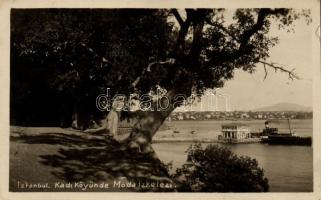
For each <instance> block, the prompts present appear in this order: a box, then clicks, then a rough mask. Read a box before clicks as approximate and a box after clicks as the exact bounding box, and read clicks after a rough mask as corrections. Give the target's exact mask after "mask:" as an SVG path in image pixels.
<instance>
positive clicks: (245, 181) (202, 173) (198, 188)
mask: <svg viewBox="0 0 321 200" xmlns="http://www.w3.org/2000/svg"><path fill="white" fill-rule="evenodd" d="M187 153H188V157H187V162H186V164H184V165H183V167H182V168H178V169H177V170H176V174H175V175H174V178H175V180H176V181H177V182H178V183H177V184H178V185H179V191H181V192H267V191H268V189H269V185H268V180H267V178H265V177H264V172H263V169H261V168H259V167H258V162H257V161H256V160H255V159H251V158H250V157H243V156H240V157H238V156H236V155H235V154H234V153H233V152H231V151H230V150H229V149H227V148H224V147H219V146H218V145H208V146H207V147H206V148H205V149H203V147H202V146H201V144H194V145H191V146H190V147H189V148H188V149H187Z"/></svg>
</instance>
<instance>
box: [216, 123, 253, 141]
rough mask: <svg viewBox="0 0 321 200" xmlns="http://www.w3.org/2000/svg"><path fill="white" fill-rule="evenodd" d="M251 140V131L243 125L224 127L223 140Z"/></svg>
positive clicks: (227, 125)
mask: <svg viewBox="0 0 321 200" xmlns="http://www.w3.org/2000/svg"><path fill="white" fill-rule="evenodd" d="M247 138H251V129H250V128H249V127H248V126H247V125H245V124H241V123H231V124H225V125H222V139H236V140H238V139H247Z"/></svg>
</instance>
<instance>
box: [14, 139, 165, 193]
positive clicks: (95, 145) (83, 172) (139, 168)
mask: <svg viewBox="0 0 321 200" xmlns="http://www.w3.org/2000/svg"><path fill="white" fill-rule="evenodd" d="M84 135H85V134H84ZM11 141H14V142H18V143H26V144H48V145H60V146H59V149H58V151H57V152H55V153H53V154H48V155H44V154H41V152H40V154H41V155H39V157H40V159H39V162H40V163H41V164H43V165H46V166H49V167H51V169H52V170H51V173H52V174H53V175H54V176H56V177H57V178H59V179H60V180H63V181H66V182H76V181H84V182H88V181H93V182H101V181H104V182H111V183H112V182H113V181H115V180H119V179H120V178H121V179H125V180H126V181H135V182H138V181H141V182H146V181H147V182H153V181H154V182H156V181H159V182H167V183H168V182H171V180H170V179H169V178H168V177H169V174H168V171H167V169H166V167H165V166H164V164H163V163H162V162H161V161H160V160H159V159H155V158H154V157H153V156H151V155H146V154H140V153H137V152H133V151H130V150H122V148H120V147H121V145H120V144H119V143H117V142H116V141H111V140H108V141H106V140H105V139H103V138H101V139H99V138H97V137H95V138H91V137H90V138H86V137H85V136H84V137H83V136H81V135H70V134H68V135H67V134H61V133H48V134H39V135H29V136H28V135H23V134H21V135H18V136H11ZM133 190H139V191H150V189H149V190H141V188H134V189H133ZM152 190H155V191H159V188H155V189H152ZM162 191H168V190H164V189H162Z"/></svg>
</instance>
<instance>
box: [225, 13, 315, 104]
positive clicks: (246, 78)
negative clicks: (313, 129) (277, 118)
mask: <svg viewBox="0 0 321 200" xmlns="http://www.w3.org/2000/svg"><path fill="white" fill-rule="evenodd" d="M294 28H295V32H294V33H287V32H285V31H282V30H276V29H273V31H271V34H273V35H278V36H279V39H280V42H279V44H278V45H277V46H275V47H273V48H272V49H271V51H270V52H271V53H270V61H272V62H276V63H281V64H284V65H286V67H287V69H293V68H295V73H296V74H297V75H298V76H299V77H300V80H293V81H291V80H289V79H288V74H286V73H281V72H277V73H275V72H274V70H273V69H270V70H269V73H268V76H267V78H266V79H265V80H264V68H263V66H262V65H258V66H257V72H256V73H254V74H248V73H245V72H243V71H238V72H236V73H235V78H234V80H231V81H229V82H227V83H226V85H225V87H224V88H223V89H222V92H223V93H226V94H228V95H229V96H230V105H231V109H232V110H234V109H236V110H248V109H254V108H259V107H264V106H269V105H273V104H277V103H281V102H289V103H296V104H300V105H304V106H310V107H312V56H311V54H312V34H313V31H312V26H309V25H307V24H306V23H305V21H304V20H303V19H302V20H299V21H297V22H296V23H295V27H294Z"/></svg>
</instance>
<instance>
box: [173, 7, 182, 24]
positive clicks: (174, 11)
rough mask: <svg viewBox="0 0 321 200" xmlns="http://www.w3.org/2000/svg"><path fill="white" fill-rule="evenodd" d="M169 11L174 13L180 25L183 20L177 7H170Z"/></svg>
mask: <svg viewBox="0 0 321 200" xmlns="http://www.w3.org/2000/svg"><path fill="white" fill-rule="evenodd" d="M171 12H172V13H173V14H174V16H175V18H176V20H177V21H178V23H179V25H180V26H181V27H182V26H183V24H184V20H183V19H182V17H181V15H180V14H179V13H178V11H177V9H171Z"/></svg>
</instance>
